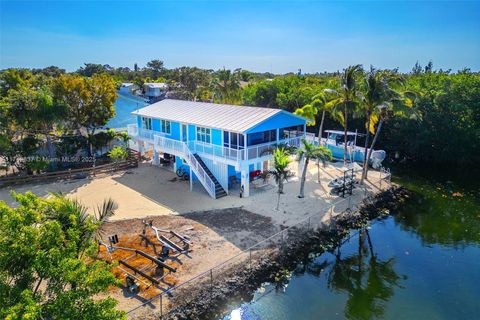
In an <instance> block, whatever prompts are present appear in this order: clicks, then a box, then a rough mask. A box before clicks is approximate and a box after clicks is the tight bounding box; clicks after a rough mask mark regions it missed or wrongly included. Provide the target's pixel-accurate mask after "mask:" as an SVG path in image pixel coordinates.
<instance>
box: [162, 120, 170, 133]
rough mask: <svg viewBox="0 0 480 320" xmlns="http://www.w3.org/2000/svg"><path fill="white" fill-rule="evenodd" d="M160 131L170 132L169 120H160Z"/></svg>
mask: <svg viewBox="0 0 480 320" xmlns="http://www.w3.org/2000/svg"><path fill="white" fill-rule="evenodd" d="M160 131H161V132H163V133H167V134H170V121H167V120H160Z"/></svg>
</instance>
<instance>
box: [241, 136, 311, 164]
mask: <svg viewBox="0 0 480 320" xmlns="http://www.w3.org/2000/svg"><path fill="white" fill-rule="evenodd" d="M302 138H303V136H298V137H293V138H287V139H283V140H280V141H278V142H277V141H273V142H269V143H262V144H258V145H255V146H251V147H248V148H247V159H248V160H251V159H255V158H261V157H264V156H268V155H270V154H271V153H272V152H273V149H275V146H277V145H279V144H286V145H288V146H292V147H296V148H299V147H300V146H301V140H302Z"/></svg>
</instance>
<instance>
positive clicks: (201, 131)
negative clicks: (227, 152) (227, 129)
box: [197, 127, 211, 143]
mask: <svg viewBox="0 0 480 320" xmlns="http://www.w3.org/2000/svg"><path fill="white" fill-rule="evenodd" d="M197 140H198V141H201V142H205V143H210V141H211V133H210V128H204V127H197Z"/></svg>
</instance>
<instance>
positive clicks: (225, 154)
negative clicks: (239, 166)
mask: <svg viewBox="0 0 480 320" xmlns="http://www.w3.org/2000/svg"><path fill="white" fill-rule="evenodd" d="M188 147H189V148H190V150H192V151H193V152H195V153H204V154H209V155H211V156H213V158H215V157H220V158H225V159H228V160H232V161H235V162H240V161H242V160H245V151H244V150H243V149H232V148H228V147H222V146H218V145H214V144H209V143H204V142H199V141H195V140H192V141H189V142H188Z"/></svg>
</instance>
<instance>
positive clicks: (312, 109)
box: [294, 93, 330, 145]
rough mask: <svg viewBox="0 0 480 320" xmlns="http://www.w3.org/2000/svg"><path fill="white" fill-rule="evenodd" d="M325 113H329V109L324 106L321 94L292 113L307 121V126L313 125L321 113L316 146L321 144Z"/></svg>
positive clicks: (323, 97) (324, 102)
mask: <svg viewBox="0 0 480 320" xmlns="http://www.w3.org/2000/svg"><path fill="white" fill-rule="evenodd" d="M327 111H330V109H329V108H328V107H327V105H326V97H325V95H324V94H323V93H318V94H316V95H314V96H313V97H312V101H311V102H310V103H309V104H306V105H305V106H303V107H302V108H298V109H297V110H295V112H294V113H295V114H297V115H299V116H302V117H305V118H307V119H309V120H310V121H308V122H307V125H309V126H314V125H315V122H316V120H315V119H316V117H317V115H318V114H319V113H320V112H322V117H321V120H320V126H319V128H318V145H321V144H322V135H323V123H324V122H325V114H326V112H327Z"/></svg>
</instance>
